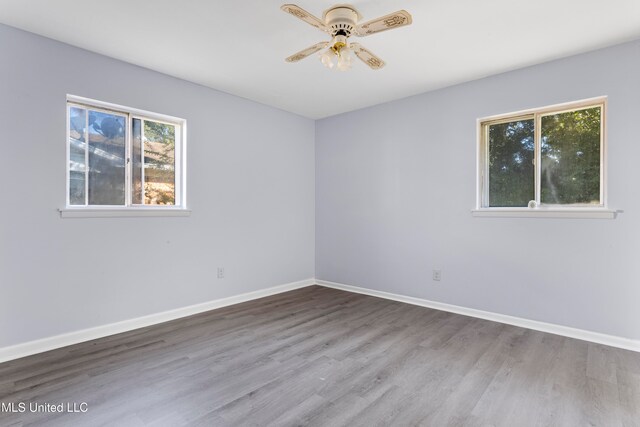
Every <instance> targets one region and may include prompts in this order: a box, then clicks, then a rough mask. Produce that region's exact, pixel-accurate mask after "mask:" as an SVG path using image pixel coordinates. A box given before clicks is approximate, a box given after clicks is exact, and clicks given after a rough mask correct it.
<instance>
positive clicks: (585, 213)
mask: <svg viewBox="0 0 640 427" xmlns="http://www.w3.org/2000/svg"><path fill="white" fill-rule="evenodd" d="M598 104H601V105H602V120H601V122H600V132H601V135H602V136H601V146H600V147H601V149H600V168H601V173H600V200H601V201H602V204H601V205H597V206H593V207H591V206H584V205H579V206H549V205H547V206H545V205H542V206H537V207H535V208H526V207H522V208H520V207H518V208H511V207H506V208H505V207H488V206H486V201H485V200H484V199H483V198H484V197H485V193H484V192H483V188H484V186H485V185H486V184H487V183H488V179H487V177H485V173H486V170H487V167H486V162H487V160H486V158H485V157H486V156H487V155H488V150H487V149H486V147H485V144H486V138H485V137H484V136H483V124H484V123H487V122H494V121H500V120H513V119H517V118H518V117H522V116H533V117H534V120H536V121H535V126H536V141H535V159H536V162H535V163H536V164H535V167H536V183H535V192H536V195H535V197H536V200H540V185H539V183H538V182H537V181H538V180H539V177H540V170H539V168H540V161H539V160H538V159H539V156H540V153H539V151H540V149H541V147H540V143H539V140H538V138H540V130H539V129H538V127H539V125H538V120H537V118H538V117H539V116H542V115H545V114H548V113H562V112H566V111H572V110H576V109H580V108H583V107H588V106H592V105H598ZM606 117H607V97H606V96H600V97H595V98H588V99H583V100H580V101H573V102H566V103H562V104H555V105H550V106H547V107H542V108H531V109H528V110H522V111H516V112H513V113H507V114H499V115H495V116H489V117H483V118H479V119H477V121H476V128H477V135H476V136H477V141H476V207H475V209H472V210H471V214H472V215H473V216H474V217H502V218H505V217H507V218H602V219H613V218H615V217H616V215H617V213H618V212H619V211H616V210H614V209H609V207H608V202H607V191H606V187H607V162H606V159H607V142H606V140H607V137H606V122H607V119H606ZM487 194H488V193H487Z"/></svg>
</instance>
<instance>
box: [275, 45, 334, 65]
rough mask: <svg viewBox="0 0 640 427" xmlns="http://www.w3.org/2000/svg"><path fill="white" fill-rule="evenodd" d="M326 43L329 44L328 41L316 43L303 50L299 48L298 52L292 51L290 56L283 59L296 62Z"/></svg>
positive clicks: (320, 48) (321, 47) (323, 46)
mask: <svg viewBox="0 0 640 427" xmlns="http://www.w3.org/2000/svg"><path fill="white" fill-rule="evenodd" d="M328 45H329V42H321V43H316V44H314V45H313V46H310V47H308V48H306V49H305V50H301V51H300V52H298V53H294V54H293V55H291V56H290V57H288V58H287V59H285V61H287V62H298V61H300V60H301V59H304V58H306V57H307V56H309V55H311V54H314V53H316V52H317V51H319V50H322V49H324V48H325V47H327V46H328Z"/></svg>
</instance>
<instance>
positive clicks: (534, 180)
mask: <svg viewBox="0 0 640 427" xmlns="http://www.w3.org/2000/svg"><path fill="white" fill-rule="evenodd" d="M604 113H605V99H604V98H599V99H592V100H588V101H582V102H579V103H572V104H564V105H561V106H555V107H548V108H543V109H538V110H530V111H527V112H524V113H514V114H509V115H503V116H499V117H492V118H489V119H483V120H480V121H479V125H480V129H479V132H480V135H479V140H480V149H479V150H480V151H479V167H478V170H479V177H478V209H477V211H485V212H487V211H497V212H498V211H499V212H507V211H517V210H523V209H527V210H532V209H535V210H537V211H538V212H539V211H543V212H549V211H564V212H568V211H569V210H574V211H576V212H577V211H585V210H591V211H594V210H598V209H599V210H604V209H605V208H606V203H605V192H604V190H605V188H604ZM525 216H528V215H525Z"/></svg>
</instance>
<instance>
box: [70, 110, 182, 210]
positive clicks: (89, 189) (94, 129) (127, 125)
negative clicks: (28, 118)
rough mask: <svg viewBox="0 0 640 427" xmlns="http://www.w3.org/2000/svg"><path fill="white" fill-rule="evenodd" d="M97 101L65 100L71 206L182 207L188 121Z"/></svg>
mask: <svg viewBox="0 0 640 427" xmlns="http://www.w3.org/2000/svg"><path fill="white" fill-rule="evenodd" d="M96 103H97V104H99V105H92V104H91V103H88V102H82V103H79V102H75V101H73V100H69V101H68V102H67V109H68V111H67V113H68V142H67V144H68V151H67V152H68V163H67V164H68V169H67V178H68V180H67V184H68V191H67V206H68V207H71V208H77V207H89V208H96V207H111V208H114V207H115V208H135V207H147V208H149V207H158V208H159V207H179V208H184V206H185V200H184V196H183V194H184V191H183V189H182V187H181V185H183V182H184V179H181V178H182V176H181V172H182V170H183V168H182V167H181V164H180V162H181V159H182V158H183V156H182V155H181V152H182V150H183V141H182V140H183V132H184V126H185V125H184V121H183V120H180V119H176V120H175V121H173V120H167V119H166V117H167V116H161V115H156V114H154V113H148V114H144V115H141V114H139V113H140V111H138V110H132V111H127V109H126V108H124V107H119V106H114V108H113V109H111V108H108V109H105V108H104V105H105V104H104V103H101V102H97V101H96ZM86 141H88V144H87V143H86Z"/></svg>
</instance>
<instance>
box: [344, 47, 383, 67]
mask: <svg viewBox="0 0 640 427" xmlns="http://www.w3.org/2000/svg"><path fill="white" fill-rule="evenodd" d="M349 46H350V47H351V50H353V53H355V54H356V56H357V57H358V58H359V59H360V60H361V61H362V62H364V63H365V64H367V65H368V66H369V67H371V69H373V70H379V69H380V68H382V67H384V65H385V63H384V61H383V60H382V59H380V58H378V57H377V56H375V55H374V54H373V53H371V52H369V51H368V50H367V49H365V48H363V47H362V46H361V45H360V43H351V44H350V45H349Z"/></svg>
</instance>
